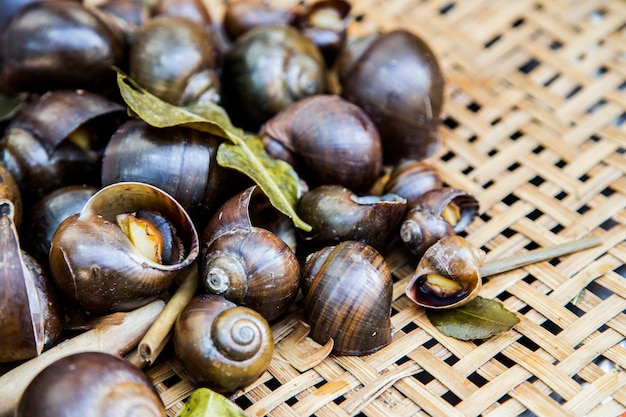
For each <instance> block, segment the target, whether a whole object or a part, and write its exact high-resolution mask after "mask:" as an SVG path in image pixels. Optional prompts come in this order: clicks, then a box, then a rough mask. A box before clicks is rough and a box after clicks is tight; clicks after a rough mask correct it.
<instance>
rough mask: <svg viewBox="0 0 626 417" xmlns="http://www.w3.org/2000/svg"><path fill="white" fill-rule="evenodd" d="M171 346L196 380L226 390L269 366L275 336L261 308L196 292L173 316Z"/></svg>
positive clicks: (194, 380) (249, 379) (243, 382)
mask: <svg viewBox="0 0 626 417" xmlns="http://www.w3.org/2000/svg"><path fill="white" fill-rule="evenodd" d="M174 351H175V355H176V358H177V359H178V360H179V361H180V363H181V364H182V365H183V367H184V369H185V371H186V374H187V376H188V377H189V379H191V380H192V381H193V382H194V383H195V384H197V385H200V386H205V387H208V388H211V389H213V390H216V391H218V392H228V391H235V390H237V389H240V388H243V387H245V386H247V385H249V384H251V383H252V382H254V381H255V380H256V379H258V378H259V376H261V374H262V373H263V372H265V371H266V370H267V368H268V366H269V363H270V361H271V359H272V354H273V352H274V340H273V337H272V331H271V329H270V327H269V324H268V323H267V321H266V320H265V319H264V318H263V317H262V316H261V315H260V314H259V313H257V312H255V311H254V310H252V309H250V308H248V307H242V306H237V305H235V304H234V303H232V302H230V301H228V300H226V299H225V298H223V297H220V296H217V295H209V294H200V295H197V296H195V297H194V298H193V299H192V300H191V301H190V302H189V304H188V305H187V306H186V307H185V309H184V310H183V311H182V312H181V313H180V315H179V316H178V319H177V320H176V323H175V326H174Z"/></svg>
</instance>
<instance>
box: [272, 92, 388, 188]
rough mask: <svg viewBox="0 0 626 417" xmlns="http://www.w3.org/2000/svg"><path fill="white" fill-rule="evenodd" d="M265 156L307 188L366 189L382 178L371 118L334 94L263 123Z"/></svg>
mask: <svg viewBox="0 0 626 417" xmlns="http://www.w3.org/2000/svg"><path fill="white" fill-rule="evenodd" d="M260 136H261V138H262V140H263V144H264V146H265V149H266V150H267V153H268V154H270V155H272V156H273V157H275V158H278V159H282V160H285V161H287V162H288V163H290V164H291V165H292V166H293V167H294V169H295V170H296V171H297V172H298V173H299V174H300V176H301V177H302V178H303V179H304V180H305V181H306V182H307V183H308V185H309V186H311V187H315V186H317V185H320V184H337V185H342V186H344V187H347V188H350V189H351V190H353V191H355V192H360V191H364V190H367V189H368V188H369V187H371V185H372V184H373V183H374V181H376V178H377V177H378V175H379V174H380V170H381V167H382V162H383V155H382V147H381V138H380V136H379V134H378V131H377V130H376V127H375V126H374V124H373V123H372V121H371V120H370V118H369V117H368V116H367V114H365V112H364V111H363V110H361V109H360V108H359V107H357V106H356V105H354V104H352V103H350V102H348V101H346V100H344V99H342V98H341V97H339V96H335V95H315V96H313V97H308V98H305V99H302V100H300V101H298V102H297V103H294V104H293V105H291V106H289V107H288V108H287V109H285V110H283V111H282V112H280V113H279V114H277V115H276V116H274V117H272V118H271V119H270V120H268V121H267V123H265V124H264V125H263V127H262V128H261V131H260Z"/></svg>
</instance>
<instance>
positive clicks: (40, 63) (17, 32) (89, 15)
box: [0, 0, 126, 92]
mask: <svg viewBox="0 0 626 417" xmlns="http://www.w3.org/2000/svg"><path fill="white" fill-rule="evenodd" d="M79 39H80V42H77V40H79ZM1 42H2V48H0V51H2V52H1V53H2V59H0V61H2V62H3V66H2V78H3V80H4V82H5V83H6V85H7V86H8V87H9V88H10V89H11V90H12V91H14V92H21V91H30V92H45V91H50V90H57V89H63V88H81V89H85V90H89V91H95V92H109V91H112V90H113V88H115V71H113V70H112V67H113V66H117V67H123V64H124V60H125V59H126V58H125V57H126V39H125V36H124V33H123V32H122V31H121V30H120V29H119V27H116V26H112V25H110V24H108V23H107V22H106V21H105V20H103V19H102V18H101V17H100V14H99V13H95V12H94V11H93V9H92V8H90V7H89V6H85V5H83V4H82V3H81V2H76V1H65V0H61V1H45V2H31V3H29V4H27V5H25V6H24V7H22V8H21V9H20V11H19V12H18V13H17V14H16V16H15V17H14V18H13V20H12V21H11V23H10V24H9V26H8V27H7V28H6V30H5V32H4V34H3V36H2V40H1Z"/></svg>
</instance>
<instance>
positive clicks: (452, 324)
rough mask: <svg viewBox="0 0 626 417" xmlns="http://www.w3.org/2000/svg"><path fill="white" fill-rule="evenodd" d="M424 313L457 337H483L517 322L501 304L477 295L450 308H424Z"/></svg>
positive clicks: (470, 338) (507, 328) (509, 328)
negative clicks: (462, 303) (464, 302)
mask: <svg viewBox="0 0 626 417" xmlns="http://www.w3.org/2000/svg"><path fill="white" fill-rule="evenodd" d="M426 315H427V316H428V319H429V320H430V322H431V323H432V324H433V326H435V327H436V328H437V329H438V330H439V331H440V332H441V333H443V334H445V335H446V336H451V337H454V338H457V339H460V340H476V339H486V338H488V337H491V336H493V335H496V334H498V333H502V332H506V331H508V330H511V329H512V328H513V326H515V325H516V324H517V323H519V321H520V320H519V318H518V317H517V315H515V313H513V312H511V311H509V310H507V309H506V308H505V307H504V306H503V305H502V303H500V302H498V301H494V300H489V299H486V298H483V297H480V296H478V297H476V298H474V299H473V300H472V301H470V302H469V303H467V304H465V305H463V306H460V307H457V308H453V309H450V310H427V311H426Z"/></svg>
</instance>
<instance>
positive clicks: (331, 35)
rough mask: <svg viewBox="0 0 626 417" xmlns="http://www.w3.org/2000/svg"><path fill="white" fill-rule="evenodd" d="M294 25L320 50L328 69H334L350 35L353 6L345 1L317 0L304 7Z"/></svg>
mask: <svg viewBox="0 0 626 417" xmlns="http://www.w3.org/2000/svg"><path fill="white" fill-rule="evenodd" d="M303 8H304V10H303V12H302V13H299V14H298V16H297V19H296V21H295V22H294V23H293V24H294V26H296V27H297V28H298V29H299V30H300V31H301V32H302V33H304V35H305V36H306V37H308V38H309V39H311V40H312V41H313V43H314V44H315V45H317V47H318V48H319V49H320V51H321V52H322V55H323V56H324V61H325V62H326V65H327V66H328V67H332V66H333V64H334V63H335V61H336V59H337V56H338V55H339V53H340V52H341V50H342V49H343V47H344V44H345V42H346V38H347V35H348V24H349V23H350V20H349V17H350V11H351V10H352V5H351V4H350V3H349V2H347V1H343V0H317V1H315V2H313V3H311V4H310V5H308V6H305V7H303Z"/></svg>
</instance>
